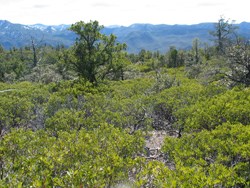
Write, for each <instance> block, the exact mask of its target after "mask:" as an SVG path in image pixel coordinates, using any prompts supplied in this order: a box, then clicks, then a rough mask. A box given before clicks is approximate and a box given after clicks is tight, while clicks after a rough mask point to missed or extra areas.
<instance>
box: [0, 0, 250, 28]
mask: <svg viewBox="0 0 250 188" xmlns="http://www.w3.org/2000/svg"><path fill="white" fill-rule="evenodd" d="M249 5H250V1H249V0H237V1H232V0H105V1H104V0H0V20H8V21H10V22H12V23H20V24H27V25H30V24H37V23H41V24H45V25H59V24H73V23H75V22H77V21H80V20H82V21H84V22H88V21H90V20H97V21H98V22H99V23H100V24H101V25H105V26H110V25H123V26H129V25H131V24H134V23H150V24H171V25H172V24H197V23H202V22H217V21H218V19H219V18H220V17H221V16H224V17H225V18H227V19H231V20H235V21H236V22H237V23H240V22H242V21H248V22H250V11H249V7H250V6H249Z"/></svg>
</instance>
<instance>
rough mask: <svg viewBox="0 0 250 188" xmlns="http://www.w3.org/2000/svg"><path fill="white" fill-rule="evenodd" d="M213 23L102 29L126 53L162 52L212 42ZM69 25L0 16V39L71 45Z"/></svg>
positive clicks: (241, 29)
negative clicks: (196, 42)
mask: <svg viewBox="0 0 250 188" xmlns="http://www.w3.org/2000/svg"><path fill="white" fill-rule="evenodd" d="M214 25H215V23H200V24H193V25H165V24H161V25H152V24H133V25H130V26H106V27H104V28H103V29H102V31H101V32H102V33H103V34H105V35H110V34H111V33H112V34H114V35H116V36H117V41H119V42H120V43H126V44H127V52H128V53H139V52H140V51H141V50H142V49H145V50H149V51H152V52H156V51H159V52H161V53H165V52H166V51H168V49H169V47H171V46H175V47H176V48H177V49H182V50H190V49H191V48H192V40H193V39H194V38H199V39H200V41H201V42H202V43H201V46H205V45H213V40H212V39H213V38H212V37H211V35H210V34H209V32H210V31H212V30H213V29H214ZM233 25H234V26H236V27H238V30H237V33H236V34H237V35H238V36H240V37H244V38H245V39H250V23H248V22H242V23H240V24H233ZM69 27H70V25H51V26H49V25H42V24H35V25H22V24H14V23H11V22H8V21H6V20H0V41H1V45H2V46H3V47H4V48H5V49H10V48H12V47H18V48H20V47H25V46H29V45H31V43H32V40H35V41H36V43H39V44H40V45H42V44H43V45H49V46H53V47H57V46H61V45H63V46H65V47H69V46H71V45H73V43H74V40H75V37H76V35H75V34H74V33H73V32H71V31H69V30H68V28H69Z"/></svg>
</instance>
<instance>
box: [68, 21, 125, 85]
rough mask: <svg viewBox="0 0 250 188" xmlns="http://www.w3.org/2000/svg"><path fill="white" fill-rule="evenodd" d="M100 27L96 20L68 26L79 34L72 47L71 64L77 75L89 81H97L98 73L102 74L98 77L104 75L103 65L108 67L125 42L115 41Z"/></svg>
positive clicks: (122, 48)
mask: <svg viewBox="0 0 250 188" xmlns="http://www.w3.org/2000/svg"><path fill="white" fill-rule="evenodd" d="M101 29H103V26H100V25H99V23H98V22H97V21H90V22H89V23H84V22H83V21H80V22H77V23H75V24H73V25H72V26H71V27H70V30H71V31H73V32H75V33H76V34H77V35H78V36H79V38H77V39H76V42H75V45H74V48H73V53H74V57H75V59H74V61H73V62H72V64H73V66H74V68H75V70H76V71H77V73H78V75H79V76H80V77H83V78H85V79H87V80H88V81H90V82H91V83H96V82H97V75H98V74H99V73H100V74H102V75H99V77H100V78H104V77H105V76H104V75H106V73H103V71H102V70H105V68H104V67H107V66H109V67H110V65H112V63H113V57H114V56H115V54H117V53H120V52H121V51H122V50H124V49H125V47H126V45H125V44H119V43H117V42H116V36H115V35H113V34H111V35H110V36H106V35H104V34H102V33H101ZM100 70H101V71H100ZM109 70H110V68H109Z"/></svg>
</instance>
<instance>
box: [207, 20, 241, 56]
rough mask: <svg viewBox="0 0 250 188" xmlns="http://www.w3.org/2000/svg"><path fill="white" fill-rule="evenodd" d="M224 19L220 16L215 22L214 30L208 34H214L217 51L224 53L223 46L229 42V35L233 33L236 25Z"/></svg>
mask: <svg viewBox="0 0 250 188" xmlns="http://www.w3.org/2000/svg"><path fill="white" fill-rule="evenodd" d="M229 22H230V20H226V19H225V18H224V17H222V16H221V17H220V19H219V20H218V22H217V23H216V24H215V31H211V32H210V34H211V35H212V36H214V37H215V38H216V39H215V43H216V47H217V51H218V53H219V54H220V55H221V54H225V48H226V46H227V44H228V43H229V42H230V36H232V35H233V34H235V31H236V29H237V27H235V26H234V25H233V22H231V23H229Z"/></svg>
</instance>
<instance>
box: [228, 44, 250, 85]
mask: <svg viewBox="0 0 250 188" xmlns="http://www.w3.org/2000/svg"><path fill="white" fill-rule="evenodd" d="M228 58H229V67H230V69H231V74H230V75H228V77H229V78H230V79H231V80H232V81H234V82H236V83H240V84H244V85H246V86H250V46H249V44H248V42H241V43H238V44H237V45H234V46H231V47H230V48H229V50H228Z"/></svg>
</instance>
